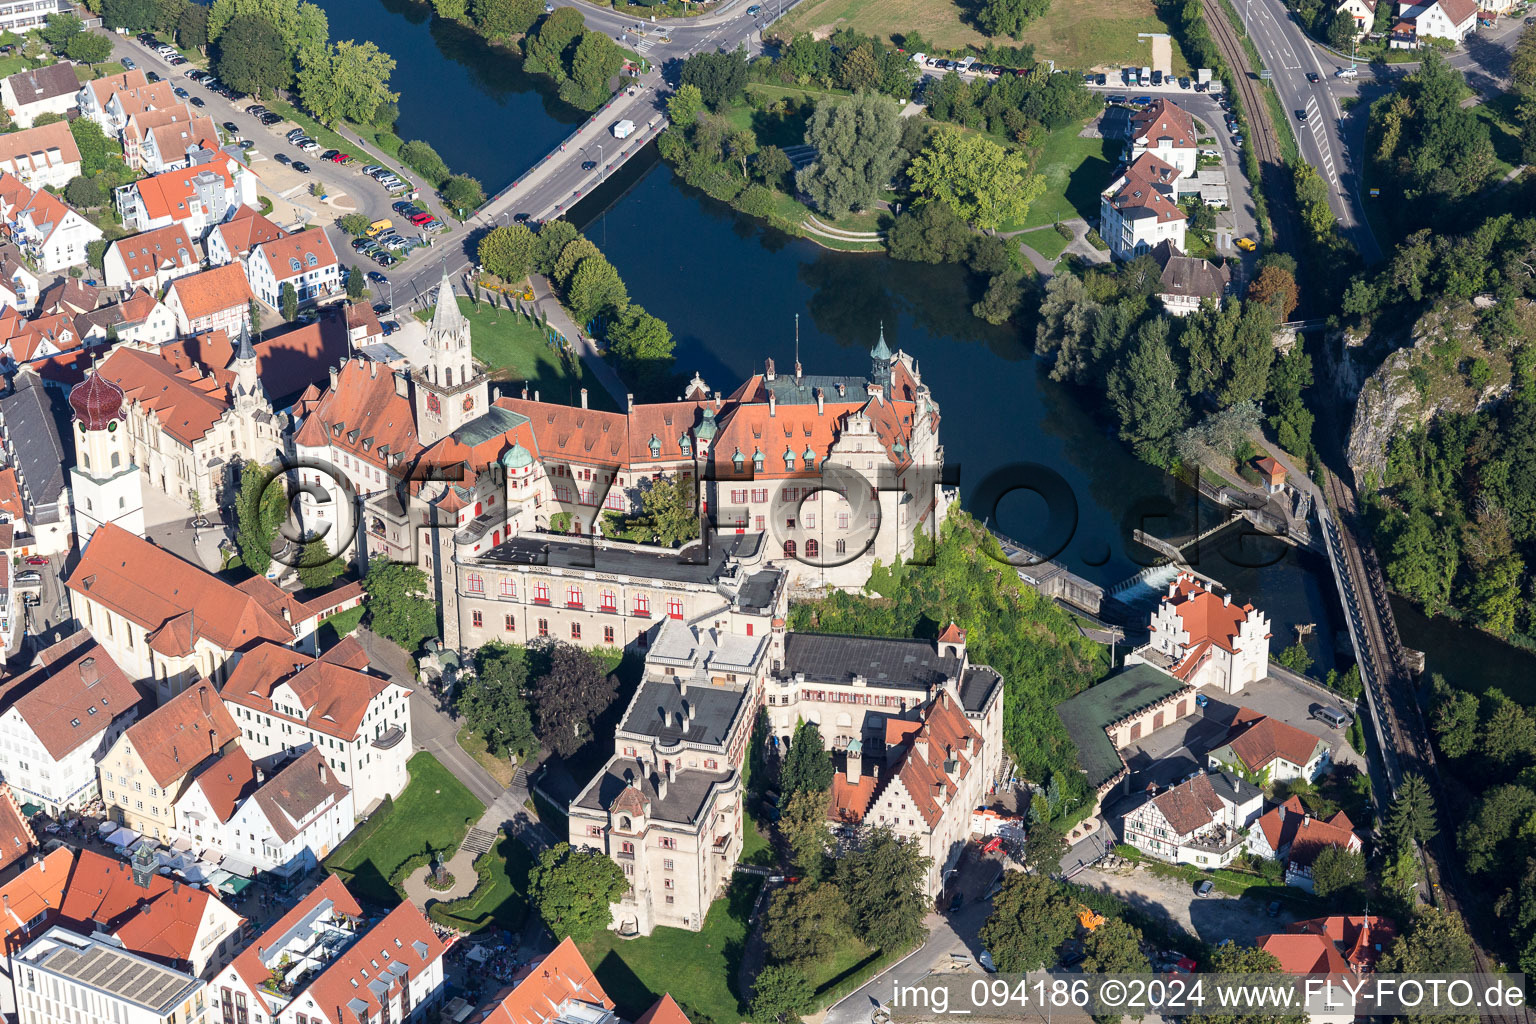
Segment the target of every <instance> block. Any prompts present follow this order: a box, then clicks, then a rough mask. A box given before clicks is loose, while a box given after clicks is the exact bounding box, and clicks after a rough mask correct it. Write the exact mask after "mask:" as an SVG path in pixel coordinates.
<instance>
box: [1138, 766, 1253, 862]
mask: <svg viewBox="0 0 1536 1024" xmlns="http://www.w3.org/2000/svg"><path fill="white" fill-rule="evenodd" d="M1263 810H1264V793H1263V792H1262V791H1261V790H1260V789H1259V788H1258V787H1257V786H1255V785H1253V784H1252V783H1249V782H1245V781H1243V780H1242V779H1240V778H1238V777H1237V776H1236V775H1232V774H1230V773H1228V772H1224V771H1215V772H1210V773H1206V772H1201V773H1200V774H1198V775H1196V776H1195V777H1194V778H1192V779H1188V780H1186V781H1184V782H1181V783H1179V784H1178V785H1177V786H1174V787H1173V788H1171V789H1168V790H1165V791H1163V792H1162V793H1159V794H1158V795H1157V796H1154V797H1152V798H1151V799H1150V800H1148V801H1147V802H1146V803H1144V804H1142V805H1141V806H1140V807H1137V808H1136V809H1135V810H1133V811H1131V812H1129V813H1128V814H1126V816H1125V828H1124V831H1125V841H1126V842H1127V843H1129V844H1130V845H1132V846H1134V847H1136V849H1138V850H1141V851H1143V852H1145V853H1148V854H1151V855H1152V856H1154V857H1156V858H1158V859H1159V860H1166V861H1169V862H1171V863H1174V864H1193V865H1195V866H1196V867H1201V868H1220V867H1226V866H1227V865H1228V864H1230V863H1232V861H1234V860H1236V859H1237V855H1238V854H1240V853H1242V852H1243V850H1244V848H1245V839H1244V835H1243V832H1244V830H1245V829H1247V828H1248V826H1249V825H1251V824H1252V823H1253V822H1254V821H1256V820H1257V819H1258V817H1259V815H1260V814H1261V813H1262V812H1263Z"/></svg>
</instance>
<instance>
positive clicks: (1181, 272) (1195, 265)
mask: <svg viewBox="0 0 1536 1024" xmlns="http://www.w3.org/2000/svg"><path fill="white" fill-rule="evenodd" d="M1152 258H1153V259H1155V260H1157V265H1158V266H1159V267H1161V268H1162V271H1163V273H1162V276H1161V277H1160V278H1159V280H1158V288H1157V298H1158V301H1159V302H1161V303H1162V304H1163V309H1165V310H1167V311H1168V312H1169V313H1172V314H1173V315H1174V316H1188V315H1189V314H1190V313H1193V312H1195V311H1196V310H1198V309H1199V308H1200V307H1201V306H1202V305H1204V304H1205V303H1207V302H1209V303H1210V304H1211V305H1213V306H1216V307H1220V306H1221V303H1222V301H1223V300H1224V299H1225V298H1226V296H1227V293H1228V292H1229V291H1230V290H1231V288H1232V270H1231V268H1230V267H1228V266H1227V265H1226V263H1225V262H1223V263H1220V264H1217V263H1212V262H1211V261H1210V260H1202V259H1200V258H1199V257H1196V256H1185V255H1184V253H1182V252H1181V251H1179V248H1178V247H1177V246H1175V245H1174V244H1173V243H1172V242H1169V241H1163V242H1159V243H1158V244H1157V245H1156V246H1155V247H1153V249H1152Z"/></svg>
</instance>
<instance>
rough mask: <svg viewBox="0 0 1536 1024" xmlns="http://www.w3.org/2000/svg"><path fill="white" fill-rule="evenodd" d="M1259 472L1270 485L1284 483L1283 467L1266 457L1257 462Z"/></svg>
mask: <svg viewBox="0 0 1536 1024" xmlns="http://www.w3.org/2000/svg"><path fill="white" fill-rule="evenodd" d="M1259 472H1260V473H1263V474H1264V475H1265V476H1267V477H1268V478H1269V482H1270V483H1272V484H1279V483H1284V482H1285V467H1284V466H1282V465H1280V463H1279V462H1277V461H1275V460H1274V459H1273V458H1272V457H1270V456H1268V455H1266V456H1264V457H1263V458H1262V459H1260V460H1259Z"/></svg>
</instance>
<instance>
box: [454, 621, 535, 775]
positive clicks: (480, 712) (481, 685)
mask: <svg viewBox="0 0 1536 1024" xmlns="http://www.w3.org/2000/svg"><path fill="white" fill-rule="evenodd" d="M527 682H528V663H527V660H526V659H525V658H524V656H523V650H522V648H520V647H512V646H509V645H508V644H504V643H499V642H496V641H492V642H491V643H489V644H486V645H485V646H483V647H481V648H479V649H478V650H476V651H475V678H474V681H473V682H471V683H470V684H469V685H468V686H466V687H465V688H464V691H463V692H462V693H460V694H459V700H458V712H459V714H461V715H463V716H464V722H465V724H466V725H468V726H469V727H470V728H471V729H473V730H475V731H476V732H478V733H479V734H480V735H481V736H483V737H485V746H486V749H487V750H489V751H490V753H491V754H493V755H500V754H502V753H510V754H515V755H517V756H518V757H525V756H527V755H529V754H532V753H535V752H536V751H537V750H538V749H539V741H538V738H537V737H536V736H535V735H534V732H533V717H532V715H531V714H530V712H529V710H528V701H527V699H526V698H525V697H524V696H523V689H524V686H525V685H526V684H527Z"/></svg>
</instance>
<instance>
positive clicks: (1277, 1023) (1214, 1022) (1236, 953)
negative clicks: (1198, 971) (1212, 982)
mask: <svg viewBox="0 0 1536 1024" xmlns="http://www.w3.org/2000/svg"><path fill="white" fill-rule="evenodd" d="M1208 969H1209V971H1210V972H1211V973H1212V974H1280V973H1281V968H1280V960H1279V958H1277V957H1276V956H1275V955H1274V954H1273V953H1271V952H1269V951H1268V950H1266V949H1259V948H1257V947H1254V946H1239V945H1238V944H1237V943H1235V942H1228V943H1224V944H1222V945H1220V946H1217V947H1216V948H1215V949H1214V950H1212V951H1211V959H1210V967H1209V968H1208ZM1186 1019H1187V1021H1188V1022H1189V1024H1307V1021H1308V1020H1310V1018H1309V1017H1308V1016H1307V1015H1306V1014H1288V1015H1285V1016H1276V1015H1274V1014H1272V1013H1265V1012H1258V1013H1254V1012H1240V1011H1237V1010H1235V1009H1234V1010H1230V1011H1228V1012H1225V1013H1209V1014H1199V1015H1192V1016H1190V1017H1188V1018H1186Z"/></svg>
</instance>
